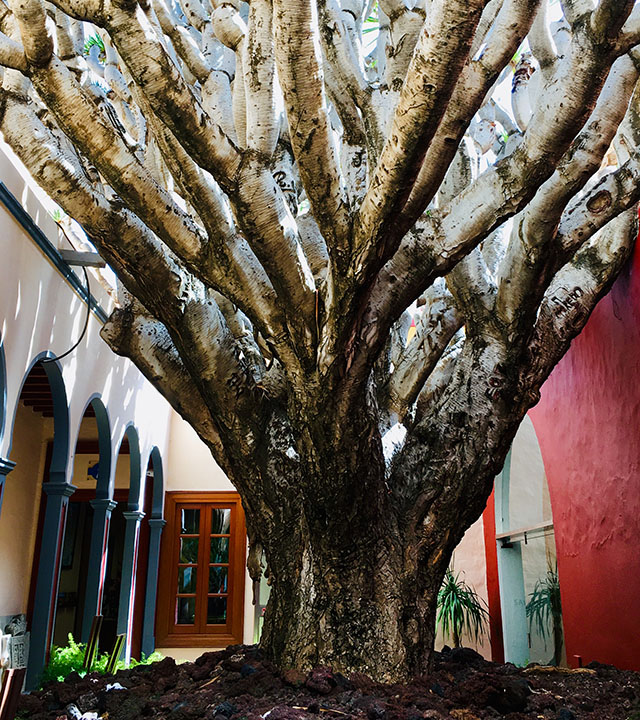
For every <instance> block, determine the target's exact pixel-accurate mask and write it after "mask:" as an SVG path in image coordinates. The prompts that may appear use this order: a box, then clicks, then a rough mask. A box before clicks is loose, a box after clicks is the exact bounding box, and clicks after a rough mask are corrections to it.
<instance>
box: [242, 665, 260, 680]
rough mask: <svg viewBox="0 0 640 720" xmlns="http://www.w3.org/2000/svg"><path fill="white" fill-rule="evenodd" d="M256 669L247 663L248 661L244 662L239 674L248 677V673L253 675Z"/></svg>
mask: <svg viewBox="0 0 640 720" xmlns="http://www.w3.org/2000/svg"><path fill="white" fill-rule="evenodd" d="M255 671H256V669H255V668H254V667H253V665H249V663H245V664H244V665H243V666H242V667H241V668H240V675H242V677H248V676H249V675H253V673H254V672H255Z"/></svg>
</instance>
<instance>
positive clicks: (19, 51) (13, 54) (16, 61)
mask: <svg viewBox="0 0 640 720" xmlns="http://www.w3.org/2000/svg"><path fill="white" fill-rule="evenodd" d="M0 65H2V66H3V67H8V68H13V69H14V70H20V72H22V73H26V72H27V67H28V64H27V58H26V57H25V54H24V48H23V47H22V45H21V44H20V43H18V42H16V41H15V40H12V39H11V38H9V37H7V36H6V35H5V34H4V33H0Z"/></svg>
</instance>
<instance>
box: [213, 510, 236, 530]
mask: <svg viewBox="0 0 640 720" xmlns="http://www.w3.org/2000/svg"><path fill="white" fill-rule="evenodd" d="M230 523H231V510H224V509H223V508H213V509H212V510H211V534H212V535H225V534H226V533H228V532H229V525H230Z"/></svg>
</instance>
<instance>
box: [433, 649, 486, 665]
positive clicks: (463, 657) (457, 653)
mask: <svg viewBox="0 0 640 720" xmlns="http://www.w3.org/2000/svg"><path fill="white" fill-rule="evenodd" d="M442 654H443V655H444V656H445V658H446V659H447V660H448V661H449V662H453V663H456V664H458V665H472V666H476V665H485V664H486V662H487V661H486V660H485V659H484V658H483V657H482V655H480V653H477V652H476V651H475V650H472V649H471V648H462V647H461V648H452V649H451V650H450V651H449V652H448V653H445V652H444V651H443V653H442Z"/></svg>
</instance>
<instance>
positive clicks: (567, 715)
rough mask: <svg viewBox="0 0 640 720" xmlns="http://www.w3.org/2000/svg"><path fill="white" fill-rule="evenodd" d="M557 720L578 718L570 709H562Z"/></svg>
mask: <svg viewBox="0 0 640 720" xmlns="http://www.w3.org/2000/svg"><path fill="white" fill-rule="evenodd" d="M557 720H576V716H575V714H574V713H572V712H571V710H569V709H568V708H562V709H561V710H560V711H559V712H558V717H557Z"/></svg>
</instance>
